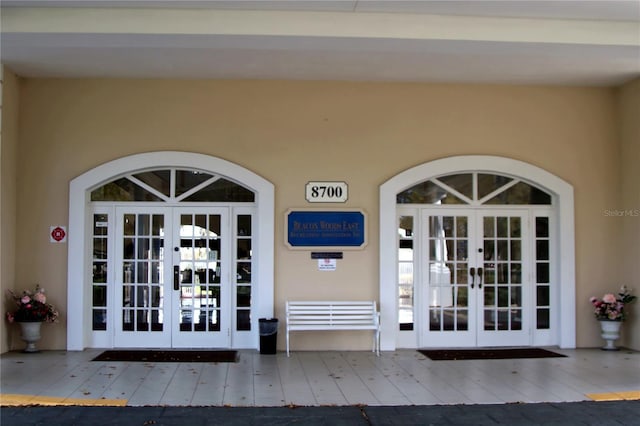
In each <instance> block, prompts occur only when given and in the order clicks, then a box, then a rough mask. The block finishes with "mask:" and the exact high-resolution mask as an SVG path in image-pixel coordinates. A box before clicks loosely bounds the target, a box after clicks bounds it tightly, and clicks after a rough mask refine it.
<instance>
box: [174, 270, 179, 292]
mask: <svg viewBox="0 0 640 426" xmlns="http://www.w3.org/2000/svg"><path fill="white" fill-rule="evenodd" d="M173 289H174V290H180V267H179V266H178V265H176V266H174V267H173Z"/></svg>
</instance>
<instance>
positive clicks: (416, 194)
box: [396, 180, 466, 205]
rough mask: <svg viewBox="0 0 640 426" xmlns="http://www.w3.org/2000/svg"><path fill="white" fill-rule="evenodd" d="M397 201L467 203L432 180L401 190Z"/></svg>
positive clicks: (410, 202) (399, 202)
mask: <svg viewBox="0 0 640 426" xmlns="http://www.w3.org/2000/svg"><path fill="white" fill-rule="evenodd" d="M396 202H397V203H398V204H441V205H446V204H466V202H465V201H463V200H461V199H460V198H458V197H456V196H455V195H453V194H451V193H449V192H448V191H447V190H446V189H444V188H442V187H441V186H439V185H436V184H435V183H433V182H431V181H430V180H429V181H425V182H421V183H419V184H417V185H414V186H412V187H411V188H409V189H406V190H404V191H402V192H400V193H399V194H398V195H397V196H396Z"/></svg>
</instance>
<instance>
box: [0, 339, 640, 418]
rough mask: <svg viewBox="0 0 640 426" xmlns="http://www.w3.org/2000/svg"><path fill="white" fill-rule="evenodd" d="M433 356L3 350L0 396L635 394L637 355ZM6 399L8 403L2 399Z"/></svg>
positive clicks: (251, 401)
mask: <svg viewBox="0 0 640 426" xmlns="http://www.w3.org/2000/svg"><path fill="white" fill-rule="evenodd" d="M553 350H554V351H556V352H560V353H562V354H565V355H568V357H566V358H541V359H511V360H482V361H477V360H474V361H431V360H430V359H428V358H426V357H424V356H423V355H421V354H420V353H418V352H417V351H414V350H398V351H395V352H383V353H382V354H381V356H380V357H376V356H375V354H373V353H371V352H293V353H292V354H291V357H290V358H287V356H286V354H285V353H282V352H279V353H278V354H277V355H260V354H259V353H257V352H256V351H240V361H239V362H238V363H220V364H207V363H144V362H141V363H134V362H95V361H91V359H92V358H93V357H95V356H96V355H98V354H99V353H100V352H101V351H100V350H98V349H88V350H85V351H82V352H65V351H43V352H41V353H37V354H23V353H20V352H9V353H5V354H2V355H1V357H0V358H1V370H0V371H1V374H2V375H1V378H0V384H1V387H0V393H1V394H2V398H3V399H4V400H5V402H6V401H7V398H8V397H9V395H31V396H32V397H41V398H46V397H49V398H50V399H51V398H55V399H57V400H61V401H62V400H68V401H78V400H117V401H119V402H120V403H121V404H122V405H128V406H147V405H151V406H153V405H164V406H287V405H303V406H321V405H353V404H365V405H372V406H376V405H434V404H437V405H441V404H493V403H514V402H560V401H584V400H590V399H591V398H590V396H588V395H591V394H610V393H617V394H619V395H627V396H629V395H632V397H631V398H628V399H638V398H639V397H638V395H639V394H640V352H634V351H628V350H621V351H619V352H606V351H602V350H600V349H578V350H558V349H553ZM3 403H4V402H3Z"/></svg>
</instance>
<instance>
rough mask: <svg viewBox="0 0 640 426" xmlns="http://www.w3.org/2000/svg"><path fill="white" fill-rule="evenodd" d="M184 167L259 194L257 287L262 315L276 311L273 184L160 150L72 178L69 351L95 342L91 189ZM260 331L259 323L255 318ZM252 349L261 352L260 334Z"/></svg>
mask: <svg viewBox="0 0 640 426" xmlns="http://www.w3.org/2000/svg"><path fill="white" fill-rule="evenodd" d="M161 167H182V168H187V169H194V168H195V169H200V170H203V171H207V172H211V173H215V174H219V175H223V176H226V177H229V178H231V179H233V180H235V181H237V182H240V183H242V184H243V185H245V186H247V187H249V188H250V189H251V190H253V191H254V192H255V194H256V219H257V225H258V226H257V234H256V236H255V243H254V244H255V247H256V250H255V252H256V256H255V264H254V269H255V274H256V276H257V280H256V282H258V283H259V284H258V285H257V288H256V293H255V298H256V300H255V303H256V305H255V307H256V310H255V312H256V314H257V316H258V317H273V312H274V254H273V246H274V235H275V229H274V227H275V222H274V186H273V184H272V183H271V182H269V181H267V180H266V179H264V178H262V177H261V176H258V175H257V174H255V173H254V172H252V171H250V170H248V169H245V168H244V167H241V166H239V165H237V164H234V163H231V162H229V161H226V160H223V159H220V158H217V157H212V156H209V155H204V154H197V153H189V152H177V151H160V152H150V153H143V154H135V155H131V156H127V157H123V158H119V159H116V160H113V161H109V162H107V163H105V164H102V165H100V166H98V167H95V168H94V169H91V170H89V171H87V172H85V173H83V174H82V175H80V176H78V177H76V178H74V179H73V180H72V181H71V182H70V184H69V224H68V231H69V232H68V240H67V241H68V260H67V350H83V349H85V348H87V347H89V346H90V343H91V342H90V340H91V334H92V330H91V324H92V320H91V287H90V286H89V285H88V284H87V283H90V282H91V268H90V265H91V256H90V255H91V250H90V245H89V244H90V241H89V240H90V238H89V236H90V235H91V233H90V230H91V218H90V214H89V212H90V210H89V204H90V201H91V190H93V189H95V188H96V187H98V186H100V185H102V184H104V183H106V182H108V181H110V180H112V179H113V178H115V177H117V176H120V175H124V174H126V173H131V172H135V171H140V170H145V169H150V168H161ZM255 322H256V324H255V325H256V328H257V319H256V321H255ZM254 340H255V342H254V347H255V348H258V346H259V341H258V333H255V339H254Z"/></svg>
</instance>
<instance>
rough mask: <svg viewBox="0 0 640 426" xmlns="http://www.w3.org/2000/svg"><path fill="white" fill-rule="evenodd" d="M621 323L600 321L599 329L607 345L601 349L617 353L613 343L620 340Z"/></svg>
mask: <svg viewBox="0 0 640 426" xmlns="http://www.w3.org/2000/svg"><path fill="white" fill-rule="evenodd" d="M621 325H622V321H607V320H600V328H601V329H602V334H601V336H602V338H603V339H604V340H605V341H606V342H607V344H606V345H605V346H604V347H603V348H602V349H603V350H605V351H617V350H618V348H617V347H616V346H615V345H614V342H615V341H616V340H618V339H619V338H620V326H621Z"/></svg>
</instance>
